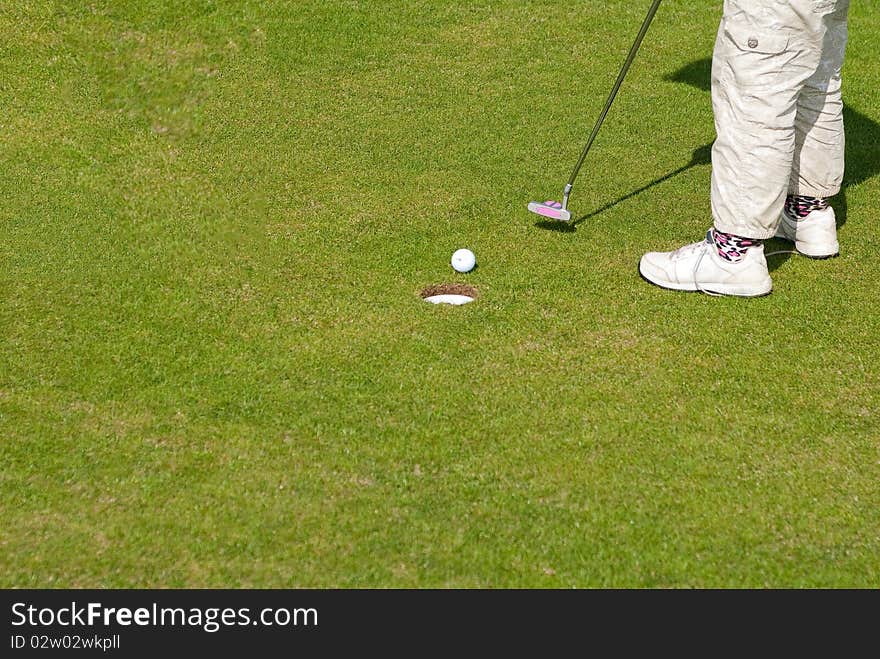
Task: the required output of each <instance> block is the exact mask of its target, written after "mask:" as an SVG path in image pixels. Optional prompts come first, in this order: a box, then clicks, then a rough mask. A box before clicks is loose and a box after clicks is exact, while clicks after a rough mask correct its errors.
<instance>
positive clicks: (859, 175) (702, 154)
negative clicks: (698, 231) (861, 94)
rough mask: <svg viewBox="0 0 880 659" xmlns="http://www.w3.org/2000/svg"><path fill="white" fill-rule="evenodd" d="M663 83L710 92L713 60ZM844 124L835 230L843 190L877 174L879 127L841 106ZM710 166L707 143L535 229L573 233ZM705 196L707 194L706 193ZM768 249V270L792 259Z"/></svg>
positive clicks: (783, 248) (843, 206)
mask: <svg viewBox="0 0 880 659" xmlns="http://www.w3.org/2000/svg"><path fill="white" fill-rule="evenodd" d="M665 80H667V81H669V82H681V83H685V84H688V85H691V86H692V87H696V88H698V89H701V90H703V91H705V92H709V91H710V90H711V80H712V58H711V57H707V58H704V59H700V60H697V61H695V62H691V63H690V64H688V65H686V66H683V67H682V68H680V69H678V70H677V71H675V72H674V73H671V74H670V75H668V76H666V78H665ZM843 121H844V125H845V126H846V154H845V157H846V172H845V174H844V178H843V187H842V188H841V191H840V193H839V194H838V195H837V197H835V198H834V201H833V205H834V212H835V215H836V216H837V226H838V228H840V227H842V226H843V225H844V224H846V221H847V200H846V189H847V188H848V187H849V186H852V185H858V184H859V183H861V182H863V181H866V180H868V179H870V178H873V177H874V176H876V175H877V174H878V173H880V124H878V123H877V122H876V121H874V120H873V119H871V118H870V117H868V116H866V115H864V114H862V113H861V112H859V111H858V110H854V109H852V108H851V107H849V106H847V105H846V104H844V108H843ZM711 163H712V144H711V143H709V144H705V145H703V146H701V147H698V148H696V149H695V150H694V152H693V155H692V156H691V161H690V162H689V163H688V164H686V165H683V166H681V167H679V168H678V169H676V170H674V171H672V172H669V173H668V174H666V175H664V176H661V177H660V178H657V179H655V180H654V181H651V182H650V183H648V184H647V185H644V186H642V187H641V188H639V189H638V190H633V191H632V192H630V193H627V194H626V195H624V196H622V197H619V198H618V199H615V200H614V201H612V202H609V203H607V204H605V205H604V206H602V207H601V208H597V209H596V210H594V211H591V212H589V213H587V214H586V215H583V216H581V217H579V218H577V219H575V220H573V221H572V222H568V223H565V222H554V221H548V220H540V221H538V222H536V223H535V226H536V227H538V228H539V229H547V230H550V231H558V232H560V233H572V232H574V231H576V230H577V227H576V225H577V224H579V223H581V222H583V221H584V220H588V219H590V218H592V217H595V216H596V215H599V214H600V213H604V212H605V211H607V210H609V209H610V208H613V207H614V206H616V205H618V204H620V203H622V202H624V201H626V200H628V199H632V198H633V197H635V196H636V195H640V194H641V193H643V192H646V191H647V190H650V189H651V188H653V187H654V186H656V185H659V184H660V183H663V182H664V181H668V180H669V179H671V178H673V177H675V176H678V175H679V174H682V173H684V172H686V171H687V170H689V169H691V168H692V167H696V166H698V165H710V164H711ZM706 194H708V191H707V193H706ZM767 248H768V249H767V251H768V252H770V253H773V252H780V253H779V254H776V255H774V257H779V258H773V259H772V262H770V263H769V264H768V265H769V267H770V269H771V270H775V269H776V268H778V267H779V266H780V265H781V264H782V263H784V262H785V261H786V260H787V259H788V258H789V257H790V256H791V254H790V253H788V250H790V249H791V243H789V242H787V241H784V240H778V239H774V240H772V241H771V242H770V243H768V245H767Z"/></svg>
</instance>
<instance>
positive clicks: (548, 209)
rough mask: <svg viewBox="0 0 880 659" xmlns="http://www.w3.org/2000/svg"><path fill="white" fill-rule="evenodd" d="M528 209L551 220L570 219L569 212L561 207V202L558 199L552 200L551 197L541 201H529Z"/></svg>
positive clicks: (565, 220)
mask: <svg viewBox="0 0 880 659" xmlns="http://www.w3.org/2000/svg"><path fill="white" fill-rule="evenodd" d="M529 210H530V211H531V212H532V213H536V214H537V215H542V216H544V217H549V218H550V219H553V220H561V221H562V222H568V221H569V220H570V219H571V213H569V212H568V210H566V209H564V208H562V204H560V203H559V202H558V201H553V200H552V199H549V200H547V201H545V202H543V203H542V202H540V201H530V202H529Z"/></svg>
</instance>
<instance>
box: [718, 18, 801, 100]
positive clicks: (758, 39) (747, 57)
mask: <svg viewBox="0 0 880 659" xmlns="http://www.w3.org/2000/svg"><path fill="white" fill-rule="evenodd" d="M722 37H723V38H724V39H725V41H726V42H727V43H726V52H725V54H726V57H727V70H726V75H728V76H730V78H731V79H730V80H728V81H726V82H730V83H733V84H734V85H736V86H737V87H739V88H741V89H742V88H754V87H775V86H776V84H777V82H778V81H779V78H780V76H782V75H785V70H784V67H785V63H786V62H785V58H783V57H781V55H782V53H783V52H785V50H786V49H787V48H788V41H789V39H788V36H787V35H784V34H775V33H772V32H768V31H766V30H760V29H756V28H753V27H751V26H749V25H745V24H737V23H732V22H730V21H725V23H724V26H723V27H722Z"/></svg>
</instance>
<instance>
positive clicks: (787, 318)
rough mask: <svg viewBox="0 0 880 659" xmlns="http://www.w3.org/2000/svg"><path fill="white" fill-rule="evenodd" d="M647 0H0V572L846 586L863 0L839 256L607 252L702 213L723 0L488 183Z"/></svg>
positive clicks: (865, 41) (873, 269) (861, 564)
mask: <svg viewBox="0 0 880 659" xmlns="http://www.w3.org/2000/svg"><path fill="white" fill-rule="evenodd" d="M646 9H647V3H645V6H642V5H641V4H636V3H629V2H617V3H607V2H598V1H595V0H590V1H585V2H578V3H575V4H570V3H569V4H566V3H559V2H550V1H549V0H530V1H529V2H520V1H516V0H492V1H484V2H463V1H452V0H430V1H429V0H409V1H403V0H388V1H387V2H381V3H380V2H354V1H352V0H348V1H344V0H300V1H297V2H271V3H267V2H255V1H254V2H251V1H247V2H236V3H220V2H210V1H207V0H204V1H195V0H188V1H183V0H178V1H176V2H170V1H168V2H152V3H138V2H119V1H116V2H109V1H96V2H95V1H93V2H89V3H85V2H67V3H59V2H49V1H38V0H34V1H30V0H18V1H17V2H13V3H5V5H4V6H3V8H0V35H2V36H0V91H2V94H0V97H2V98H3V99H4V106H5V107H4V108H3V112H2V115H0V149H2V154H3V158H2V160H3V166H2V168H0V169H2V171H0V223H2V234H0V291H2V306H0V336H2V342H0V460H2V471H0V501H2V503H0V519H2V520H3V522H2V526H0V575H2V576H0V586H3V587H40V588H44V587H342V588H348V587H419V588H422V587H466V588H469V587H492V588H505V587H550V588H568V587H579V588H592V587H636V588H654V587H676V588H678V587H731V588H737V587H835V588H837V587H841V588H844V587H860V588H862V587H877V586H878V585H880V442H878V440H880V416H878V415H880V393H878V392H880V366H878V360H877V356H878V354H880V333H878V330H877V328H878V324H880V314H878V312H877V303H878V293H877V290H878V289H877V285H876V282H877V281H878V279H880V261H878V259H877V254H878V253H880V242H878V232H877V231H876V227H877V226H878V225H880V211H878V203H877V201H878V198H880V176H878V173H880V111H878V108H880V92H878V88H877V85H876V81H877V80H878V79H880V58H878V57H877V54H876V43H877V42H878V39H880V28H878V25H880V7H877V6H875V5H874V4H872V3H854V4H853V6H852V10H851V12H852V13H851V28H850V35H851V36H850V46H849V51H848V60H847V65H846V71H845V75H846V80H845V90H844V96H845V101H846V103H847V117H846V118H847V127H848V153H847V157H848V170H847V180H846V187H845V190H844V191H843V192H842V193H841V195H839V196H838V197H837V198H836V199H835V200H834V203H835V206H836V208H837V210H838V214H839V216H840V219H841V220H843V224H842V225H841V227H840V239H841V245H842V253H841V256H840V257H839V258H837V259H833V260H829V261H812V260H808V259H804V258H801V257H797V256H791V255H788V254H779V255H776V256H773V257H770V261H771V270H772V273H771V274H772V277H773V280H774V292H773V294H772V295H770V296H769V297H766V298H761V299H756V300H742V299H729V298H710V297H708V296H702V295H693V294H675V293H672V292H668V291H663V290H661V289H658V288H655V287H653V286H649V285H648V284H646V283H645V282H643V281H642V280H641V279H640V278H639V277H638V275H637V272H636V264H637V262H638V259H639V257H640V256H641V254H642V253H644V252H645V251H649V250H654V249H666V248H669V249H671V248H674V247H677V246H679V245H681V244H683V243H684V242H690V241H693V240H696V239H699V237H700V236H701V235H702V234H703V233H704V232H705V230H706V228H707V227H708V226H709V176H710V166H709V164H708V161H707V159H706V157H705V154H706V150H705V148H704V147H706V145H708V144H710V143H711V142H712V140H713V139H714V128H713V125H712V114H711V107H710V103H709V96H708V92H707V90H706V85H707V84H708V81H707V79H706V76H707V64H706V62H707V58H709V57H710V56H711V50H712V43H713V40H714V33H715V30H716V28H717V22H718V18H719V16H720V3H715V2H712V3H704V2H698V1H697V0H677V1H674V2H672V1H671V2H668V3H665V4H664V5H663V6H662V7H661V9H660V12H659V13H658V15H657V18H656V19H655V21H654V24H653V26H652V27H651V31H650V32H649V33H648V36H647V38H646V40H645V42H644V44H643V46H642V50H641V52H640V53H639V56H638V59H637V60H636V63H635V65H634V66H633V68H632V70H631V71H630V74H629V76H628V78H627V80H626V82H625V83H624V86H623V88H622V90H621V93H620V95H619V97H618V98H617V100H616V101H615V105H614V107H613V108H612V111H611V113H610V114H609V116H608V119H607V121H606V122H605V125H604V126H603V128H602V132H601V133H600V135H599V138H598V140H597V142H596V144H595V145H594V147H593V149H592V150H591V152H590V154H589V157H588V161H587V163H586V164H585V166H584V170H583V171H582V172H581V175H580V178H579V179H578V183H577V185H576V187H575V190H574V193H573V195H572V203H571V205H572V208H573V209H574V211H575V213H576V214H579V215H581V216H589V217H587V218H586V219H585V220H584V221H582V222H580V223H578V224H577V225H576V230H575V231H568V232H563V231H554V230H550V229H548V228H546V227H545V226H543V225H541V224H540V223H536V217H535V216H533V215H530V214H528V213H527V212H526V210H525V206H526V203H527V202H528V201H529V200H531V199H533V198H540V199H544V198H549V197H554V196H558V195H559V193H560V192H561V189H562V186H563V184H564V183H565V180H566V179H567V178H568V175H569V173H570V169H571V167H572V165H573V164H574V162H575V161H576V159H577V156H578V155H579V153H580V149H581V148H582V145H583V143H584V142H585V140H586V137H587V135H588V134H589V130H590V129H591V128H592V125H593V123H594V122H595V118H596V116H597V115H598V113H599V111H600V110H601V108H602V105H603V103H604V102H605V99H606V97H607V94H608V91H609V90H610V88H611V85H612V84H613V82H614V77H615V76H616V74H617V71H618V69H619V67H620V64H621V63H622V61H623V59H624V57H625V55H626V52H627V50H628V48H629V46H630V45H631V43H632V40H633V38H634V36H635V33H636V32H637V30H638V26H639V25H640V23H641V20H642V19H643V17H644V13H645V11H646ZM695 152H696V155H695ZM636 191H638V192H637V194H633V193H634V192H636ZM597 211H601V212H597ZM458 247H468V248H470V249H472V250H473V251H474V252H475V254H476V255H477V259H478V267H477V269H476V270H474V271H472V272H471V273H468V274H466V275H460V274H458V273H455V272H454V271H453V270H452V269H451V268H450V266H449V258H450V256H451V254H452V252H453V251H454V250H455V249H457V248H458ZM770 248H771V249H770V251H774V250H783V249H786V245H785V244H784V243H782V242H779V241H773V242H771V243H770ZM444 282H450V283H453V282H462V283H468V284H471V285H474V286H476V287H477V288H478V289H479V292H480V297H479V299H478V300H477V301H476V302H474V303H472V304H469V305H465V306H463V307H450V306H447V305H438V306H435V305H430V304H426V303H425V302H423V301H422V300H421V299H420V297H419V291H420V290H421V289H422V288H423V287H425V286H428V285H431V284H437V283H444Z"/></svg>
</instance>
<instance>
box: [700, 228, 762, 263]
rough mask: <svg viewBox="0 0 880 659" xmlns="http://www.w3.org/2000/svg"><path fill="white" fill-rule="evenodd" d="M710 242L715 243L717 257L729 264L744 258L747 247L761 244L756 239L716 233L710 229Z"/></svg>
mask: <svg viewBox="0 0 880 659" xmlns="http://www.w3.org/2000/svg"><path fill="white" fill-rule="evenodd" d="M712 242H714V243H715V249H717V250H718V256H720V257H721V258H722V259H724V260H725V261H730V262H731V263H739V262H740V261H742V260H743V257H745V255H746V252H748V251H749V247H756V246H757V245H760V244H762V243H763V241H762V240H758V239H757V238H746V237H745V236H737V235H734V234H732V233H724V232H722V231H718V230H717V229H712Z"/></svg>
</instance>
